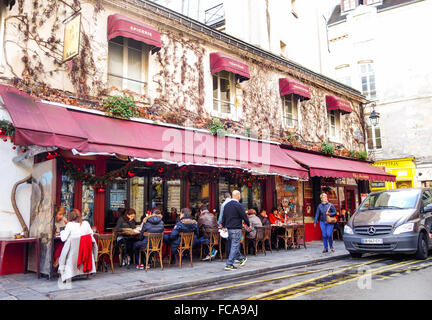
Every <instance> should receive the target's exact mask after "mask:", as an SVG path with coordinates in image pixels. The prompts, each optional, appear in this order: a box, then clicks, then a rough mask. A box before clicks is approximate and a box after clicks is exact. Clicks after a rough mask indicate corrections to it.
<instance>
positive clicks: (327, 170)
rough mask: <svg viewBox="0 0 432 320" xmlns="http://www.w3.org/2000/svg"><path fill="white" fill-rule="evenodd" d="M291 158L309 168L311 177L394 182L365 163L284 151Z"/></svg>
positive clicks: (390, 176)
mask: <svg viewBox="0 0 432 320" xmlns="http://www.w3.org/2000/svg"><path fill="white" fill-rule="evenodd" d="M284 151H285V152H286V154H288V155H289V156H290V157H291V158H293V159H294V160H296V161H297V162H298V163H301V164H303V165H305V166H307V167H309V174H310V176H311V177H331V178H354V179H356V180H371V181H396V177H395V176H394V175H391V174H389V173H387V172H385V171H383V170H381V169H378V168H376V167H374V166H372V165H370V164H369V163H367V162H362V161H356V160H348V159H340V158H332V157H326V156H322V155H317V154H311V153H306V152H301V151H293V150H284Z"/></svg>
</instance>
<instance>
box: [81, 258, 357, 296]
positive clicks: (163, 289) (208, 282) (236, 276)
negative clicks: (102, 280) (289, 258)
mask: <svg viewBox="0 0 432 320" xmlns="http://www.w3.org/2000/svg"><path fill="white" fill-rule="evenodd" d="M347 257H350V255H349V254H341V255H338V256H333V257H328V258H319V259H313V260H307V261H301V262H295V263H288V264H282V265H276V266H272V267H264V268H255V269H251V270H245V271H241V273H239V272H235V273H230V274H227V275H225V276H218V277H213V278H208V279H203V280H195V281H188V282H180V283H173V284H167V285H163V286H157V287H152V288H147V289H142V290H134V291H129V292H122V293H117V294H109V295H104V296H100V297H94V298H89V300H127V299H134V298H139V297H143V296H145V295H149V294H156V293H163V292H168V291H173V290H178V289H187V288H193V287H197V286H204V285H211V284H215V283H217V282H221V281H227V280H236V279H241V278H244V277H248V276H251V275H256V274H260V273H263V272H271V271H277V270H280V269H286V268H292V267H299V266H304V265H308V264H313V263H319V262H325V261H333V260H342V259H345V258H347Z"/></svg>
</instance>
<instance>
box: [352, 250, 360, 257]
mask: <svg viewBox="0 0 432 320" xmlns="http://www.w3.org/2000/svg"><path fill="white" fill-rule="evenodd" d="M350 255H351V257H353V258H361V257H362V254H361V253H360V252H352V251H350Z"/></svg>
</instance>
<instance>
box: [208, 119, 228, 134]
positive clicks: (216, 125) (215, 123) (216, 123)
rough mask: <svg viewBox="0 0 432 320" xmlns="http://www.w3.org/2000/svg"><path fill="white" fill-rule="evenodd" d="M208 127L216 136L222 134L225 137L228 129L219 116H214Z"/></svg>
mask: <svg viewBox="0 0 432 320" xmlns="http://www.w3.org/2000/svg"><path fill="white" fill-rule="evenodd" d="M208 129H209V130H210V132H211V133H212V135H214V136H216V135H217V136H220V137H225V136H226V130H225V125H224V124H223V123H222V121H220V120H219V119H218V118H213V119H212V120H211V121H210V123H209V126H208Z"/></svg>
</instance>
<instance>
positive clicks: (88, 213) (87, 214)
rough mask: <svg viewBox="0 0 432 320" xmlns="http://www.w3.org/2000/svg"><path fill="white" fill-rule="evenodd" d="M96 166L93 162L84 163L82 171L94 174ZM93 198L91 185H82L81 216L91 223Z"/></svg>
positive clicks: (92, 218)
mask: <svg viewBox="0 0 432 320" xmlns="http://www.w3.org/2000/svg"><path fill="white" fill-rule="evenodd" d="M95 171H96V166H95V165H94V164H90V165H84V172H85V173H88V174H92V175H94V174H95ZM94 198H95V191H94V189H93V188H92V187H91V186H87V185H83V187H82V218H83V219H84V220H86V221H88V222H89V223H90V225H93V220H94V215H93V213H94Z"/></svg>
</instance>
